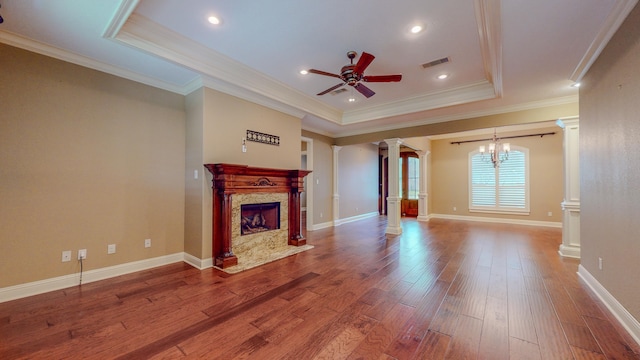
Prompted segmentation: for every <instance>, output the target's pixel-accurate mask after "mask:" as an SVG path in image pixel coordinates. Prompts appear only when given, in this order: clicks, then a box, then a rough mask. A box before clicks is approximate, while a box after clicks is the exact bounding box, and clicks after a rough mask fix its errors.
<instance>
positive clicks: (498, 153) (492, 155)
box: [479, 129, 511, 168]
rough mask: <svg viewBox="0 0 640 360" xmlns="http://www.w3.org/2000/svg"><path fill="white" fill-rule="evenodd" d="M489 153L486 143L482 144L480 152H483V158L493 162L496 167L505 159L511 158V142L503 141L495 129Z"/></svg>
mask: <svg viewBox="0 0 640 360" xmlns="http://www.w3.org/2000/svg"><path fill="white" fill-rule="evenodd" d="M488 148H489V151H488V152H489V153H488V154H487V151H486V150H487V148H486V147H485V146H484V145H480V149H479V151H480V154H482V160H483V161H486V162H489V161H491V162H492V163H493V167H494V168H496V167H498V166H500V164H502V163H503V162H504V161H505V160H507V159H509V151H511V146H510V145H509V143H502V142H501V141H500V139H499V138H498V137H497V136H496V131H495V129H494V130H493V139H492V140H491V142H490V143H489V146H488Z"/></svg>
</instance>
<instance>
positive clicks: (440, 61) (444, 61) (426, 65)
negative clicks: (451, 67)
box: [422, 56, 449, 69]
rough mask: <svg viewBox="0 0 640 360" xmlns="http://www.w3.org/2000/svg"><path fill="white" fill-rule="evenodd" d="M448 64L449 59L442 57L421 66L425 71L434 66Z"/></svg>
mask: <svg viewBox="0 0 640 360" xmlns="http://www.w3.org/2000/svg"><path fill="white" fill-rule="evenodd" d="M448 62H449V57H448V56H447V57H443V58H442V59H438V60H433V61H429V62H428V63H424V64H422V67H423V68H425V69H426V68H430V67H432V66H436V65H440V64H444V63H448Z"/></svg>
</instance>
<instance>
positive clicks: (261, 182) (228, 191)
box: [204, 164, 311, 268]
mask: <svg viewBox="0 0 640 360" xmlns="http://www.w3.org/2000/svg"><path fill="white" fill-rule="evenodd" d="M204 166H205V167H206V168H207V169H208V170H209V172H211V174H212V175H213V184H212V188H213V231H212V232H213V236H212V245H213V254H212V256H213V258H214V264H215V266H217V267H221V268H225V267H229V266H233V265H236V264H237V263H238V258H237V257H236V255H235V254H234V253H233V249H232V246H231V234H232V228H231V226H232V225H231V224H232V218H231V216H232V203H233V194H251V193H288V194H289V196H288V198H289V202H288V205H289V213H288V220H289V222H288V224H289V240H288V243H289V245H295V246H302V245H305V244H306V243H307V240H306V239H305V238H304V236H302V233H301V231H300V193H301V192H302V191H304V185H303V184H304V177H305V176H307V175H308V174H309V173H311V171H309V170H283V169H269V168H257V167H249V166H247V165H234V164H205V165H204Z"/></svg>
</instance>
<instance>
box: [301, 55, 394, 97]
mask: <svg viewBox="0 0 640 360" xmlns="http://www.w3.org/2000/svg"><path fill="white" fill-rule="evenodd" d="M356 55H358V53H356V52H355V51H349V52H348V53H347V57H348V58H349V60H350V61H351V64H349V65H345V66H343V67H342V69H341V70H340V75H338V74H332V73H329V72H326V71H322V70H316V69H310V70H309V72H310V73H313V74H318V75H324V76H331V77H336V78H338V79H341V80H342V83H340V84H338V85H336V86H332V87H330V88H328V89H327V90H325V91H323V92H321V93H318V95H324V94H326V93H329V92H332V91H333V90H336V89H337V88H339V87H341V86H343V85H345V84H346V85H350V86H353V87H354V88H355V89H356V90H358V92H360V93H361V94H362V95H364V96H365V97H367V98H370V97H372V96H373V95H375V92H373V90H371V89H369V88H368V87H366V86H365V85H364V84H362V83H361V82H360V81H361V80H362V81H364V82H394V81H400V80H402V75H401V74H398V75H374V76H365V75H364V70H365V69H366V68H367V66H369V64H371V62H372V61H373V59H375V56H373V55H371V54H369V53H366V52H363V53H362V55H360V59H358V62H357V63H356V64H355V65H354V64H353V59H354V58H355V57H356Z"/></svg>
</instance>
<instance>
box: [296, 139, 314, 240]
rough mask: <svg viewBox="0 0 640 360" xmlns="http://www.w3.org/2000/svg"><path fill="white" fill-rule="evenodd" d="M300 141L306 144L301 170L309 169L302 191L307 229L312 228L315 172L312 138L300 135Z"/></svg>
mask: <svg viewBox="0 0 640 360" xmlns="http://www.w3.org/2000/svg"><path fill="white" fill-rule="evenodd" d="M300 139H301V141H303V142H304V143H306V144H307V150H306V151H304V153H305V154H306V155H307V168H306V169H303V170H310V171H311V174H309V175H307V177H306V181H305V183H306V184H305V185H306V187H305V189H304V191H305V192H306V193H307V206H306V209H305V210H306V211H307V219H306V221H307V230H313V207H314V204H315V203H314V195H313V194H314V191H315V190H314V189H315V174H314V173H313V139H312V138H308V137H305V136H301V137H300Z"/></svg>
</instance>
